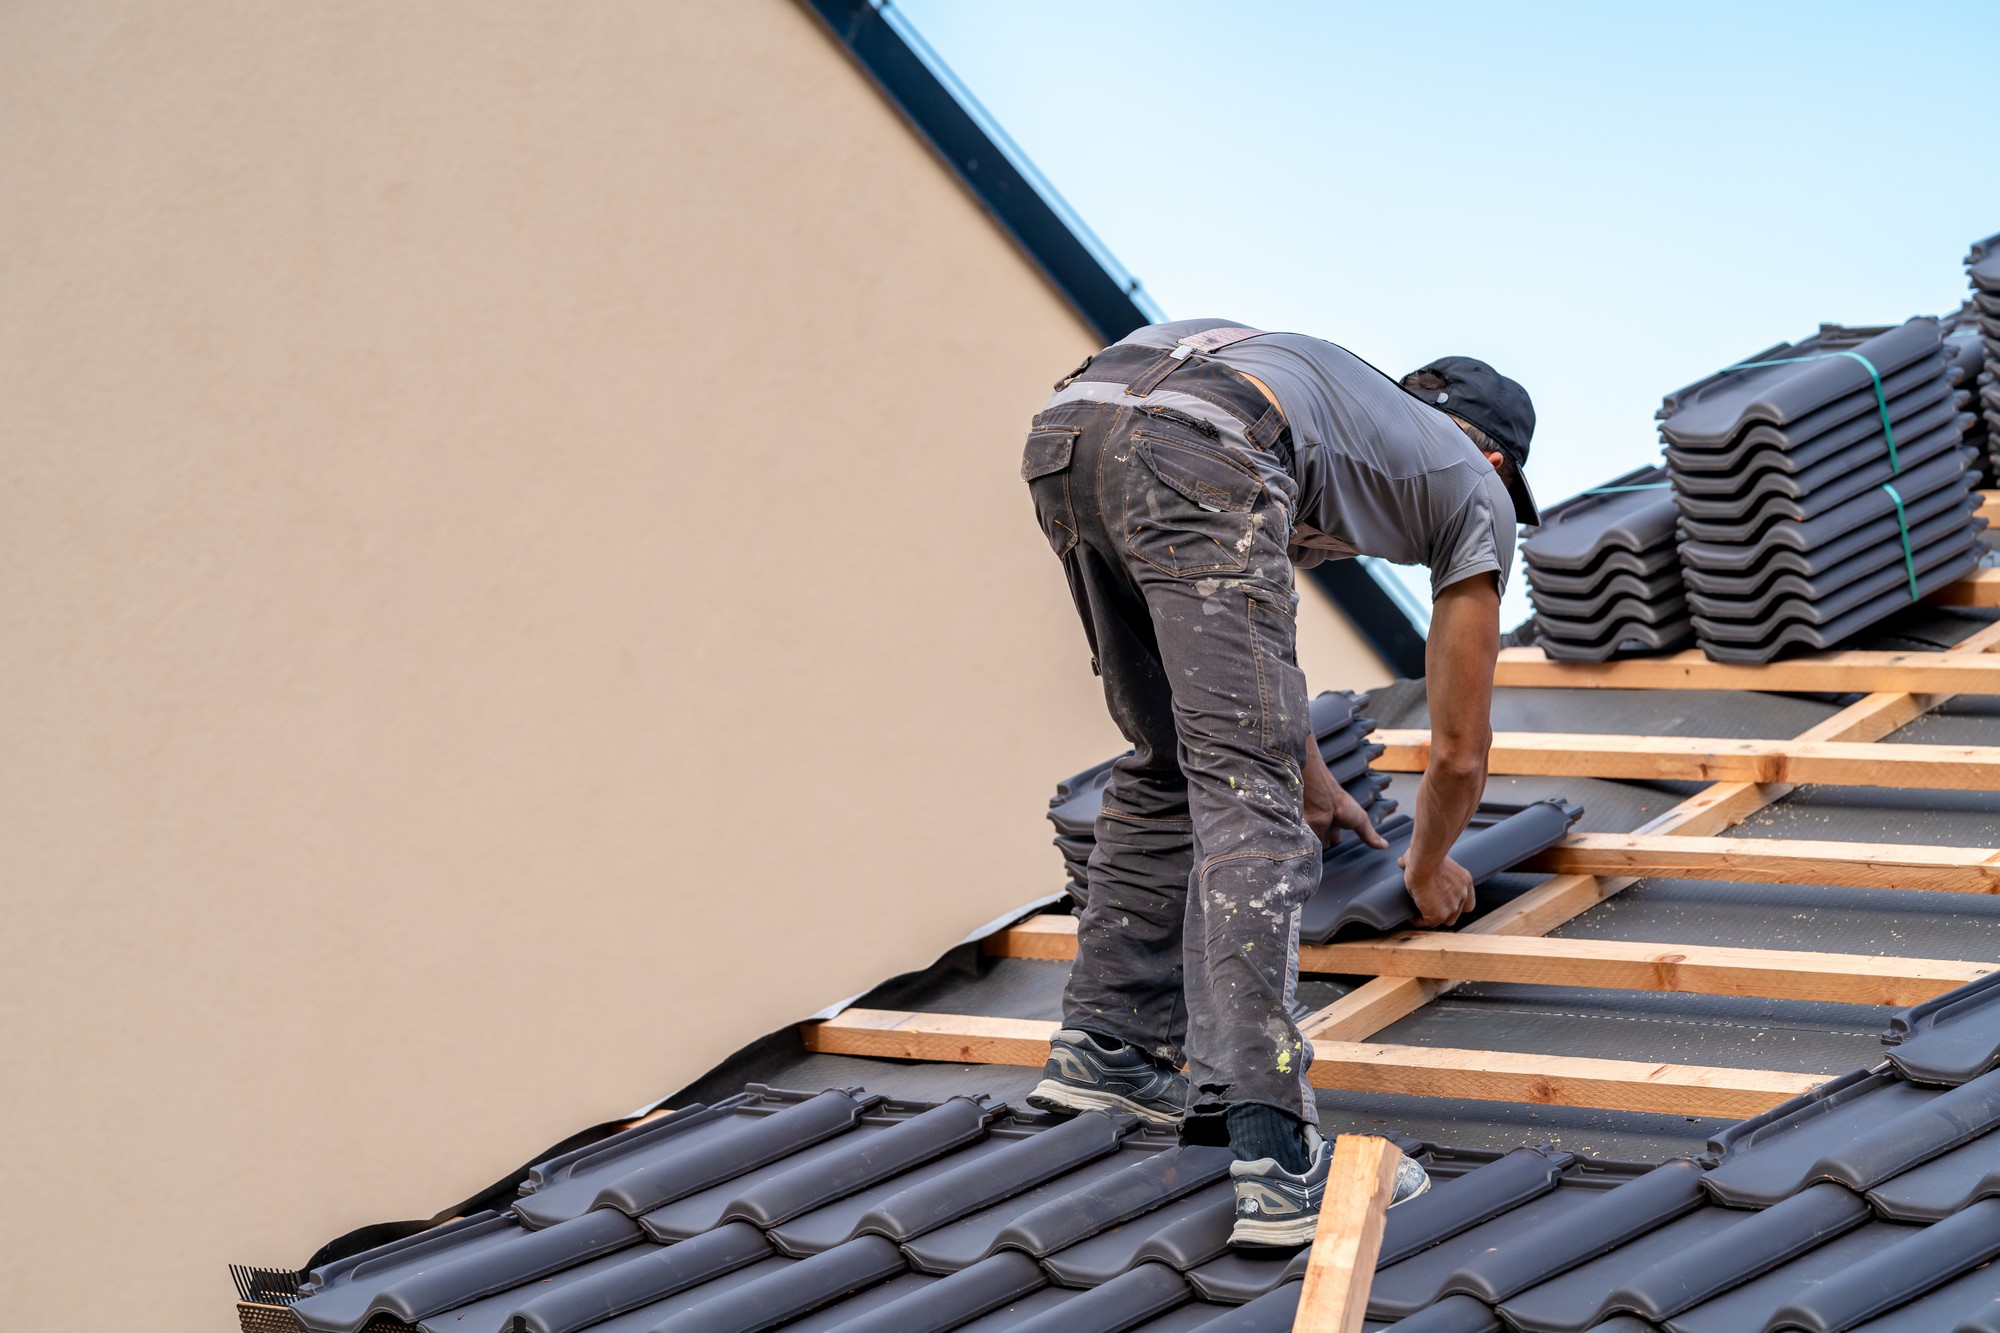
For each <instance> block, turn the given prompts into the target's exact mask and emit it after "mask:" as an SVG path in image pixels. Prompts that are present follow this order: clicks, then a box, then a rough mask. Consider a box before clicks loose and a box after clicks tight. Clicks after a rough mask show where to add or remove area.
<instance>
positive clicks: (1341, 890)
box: [1299, 800, 1583, 943]
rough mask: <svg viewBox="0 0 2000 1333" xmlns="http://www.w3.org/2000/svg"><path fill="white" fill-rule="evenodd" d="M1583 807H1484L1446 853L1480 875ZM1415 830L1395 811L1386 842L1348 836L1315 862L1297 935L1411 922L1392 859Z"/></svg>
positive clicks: (1531, 849)
mask: <svg viewBox="0 0 2000 1333" xmlns="http://www.w3.org/2000/svg"><path fill="white" fill-rule="evenodd" d="M1582 813H1583V811H1582V809H1581V808H1580V807H1577V806H1574V805H1570V804H1569V803H1568V802H1566V801H1562V800H1546V801H1535V802H1532V803H1530V804H1528V805H1524V806H1518V807H1507V806H1495V805H1490V804H1489V805H1483V806H1481V807H1480V810H1479V813H1478V814H1477V815H1476V816H1475V817H1474V819H1473V822H1472V826H1471V827H1470V828H1469V829H1467V831H1466V832H1465V833H1463V834H1461V835H1460V837H1459V839H1458V841H1457V842H1456V843H1454V844H1453V845H1452V850H1451V854H1452V857H1453V859H1454V860H1456V861H1457V862H1458V863H1459V864H1460V865H1462V866H1464V867H1465V868H1466V870H1467V871H1469V872H1470V873H1471V875H1472V877H1473V878H1474V879H1475V880H1484V879H1487V878H1489V877H1491V876H1493V875H1496V874H1498V873H1500V872H1501V871H1503V870H1506V869H1507V868H1509V867H1510V866H1513V865H1516V864H1518V863H1519V862H1521V861H1523V860H1525V859H1526V858H1528V857H1530V856H1533V855H1534V854H1535V853H1536V852H1539V851H1541V850H1542V849H1543V848H1545V847H1550V846H1553V845H1554V844H1556V843H1558V842H1561V841H1562V840H1563V839H1564V838H1565V837H1567V836H1568V835H1569V829H1570V826H1571V825H1572V824H1574V823H1575V822H1576V821H1577V819H1578V818H1579V817H1580V816H1581V815H1582ZM1413 831H1414V824H1413V823H1412V822H1411V821H1410V820H1408V819H1407V818H1406V817H1404V816H1401V815H1398V816H1396V817H1395V818H1394V819H1391V820H1389V821H1387V822H1386V823H1385V824H1384V825H1383V826H1382V836H1383V838H1384V840H1386V841H1387V842H1388V844H1389V845H1388V846H1387V847H1386V848H1380V849H1378V848H1374V847H1370V846H1368V845H1367V844H1366V843H1363V842H1361V841H1360V840H1358V839H1352V838H1350V839H1346V840H1343V841H1342V842H1341V843H1339V844H1338V845H1336V846H1335V847H1334V848H1333V849H1332V850H1331V851H1329V852H1328V853H1327V854H1326V856H1325V857H1324V859H1323V860H1322V861H1321V863H1320V883H1319V890H1318V892H1316V893H1315V894H1314V895H1313V896H1312V897H1311V898H1310V899H1308V900H1307V902H1306V905H1305V909H1304V911H1303V912H1302V913H1301V915H1300V919H1299V934H1300V937H1301V938H1303V939H1306V940H1310V941H1312V942H1314V943H1323V942H1325V941H1326V940H1330V939H1332V938H1333V937H1334V936H1335V935H1337V934H1338V933H1339V932H1340V931H1341V930H1343V929H1345V928H1347V927H1350V926H1359V927H1364V928H1367V929H1370V930H1376V931H1382V930H1393V929H1395V928H1397V927H1399V926H1404V925H1407V924H1409V923H1410V922H1411V921H1412V920H1414V919H1415V917H1416V906H1415V904H1414V903H1412V902H1411V901H1410V896H1409V893H1408V891H1407V890H1406V889H1404V887H1403V871H1402V867H1401V866H1399V865H1397V864H1396V858H1397V857H1398V856H1400V855H1401V854H1402V853H1403V852H1404V851H1405V850H1407V849H1408V847H1409V843H1410V835H1411V833H1412V832H1413Z"/></svg>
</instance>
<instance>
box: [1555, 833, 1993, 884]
mask: <svg viewBox="0 0 2000 1333" xmlns="http://www.w3.org/2000/svg"><path fill="white" fill-rule="evenodd" d="M1521 868H1522V869H1524V870H1547V871H1553V872H1555V873H1557V874H1569V875H1675V876H1679V877H1681V878H1686V879H1717V880H1728V881H1732V882H1736V883H1749V884H1840V885H1845V886H1848V887H1850V888H1863V889H1920V890H1928V891H1931V892H1938V893H2000V851H1994V850H1992V849H1990V848H1984V847H1930V846H1901V845H1898V844H1894V843H1863V842H1812V841H1804V840H1792V839H1776V838H1773V839H1764V838H1700V837H1686V836H1682V835H1679V834H1668V835H1666V836H1657V835H1645V834H1633V833H1580V834H1577V835H1575V836H1573V837H1571V838H1570V840H1569V841H1568V842H1565V843H1562V844H1561V845H1559V846H1556V847H1551V848H1550V849H1549V850H1547V851H1545V852H1542V853H1541V854H1539V855H1537V856H1535V857H1533V858H1532V859H1530V860H1529V861H1527V862H1526V863H1525V864H1524V865H1523V866H1522V867H1521Z"/></svg>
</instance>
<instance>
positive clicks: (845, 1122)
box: [591, 1090, 881, 1217]
mask: <svg viewBox="0 0 2000 1333" xmlns="http://www.w3.org/2000/svg"><path fill="white" fill-rule="evenodd" d="M880 1101H881V1099H880V1098H879V1097H867V1098H863V1097H856V1096H853V1095H851V1094H849V1093H846V1092H840V1091H836V1090H829V1091H826V1092H822V1093H820V1094H819V1095H818V1096H817V1097H811V1098H808V1099H807V1100H805V1101H802V1102H800V1103H798V1104H797V1105H795V1106H788V1107H786V1108H785V1109H784V1110H782V1111H776V1112H773V1113H772V1114H770V1115H768V1116H763V1117H758V1118H754V1119H753V1118H748V1117H744V1118H743V1119H742V1121H741V1123H739V1124H737V1125H736V1126H735V1128H734V1129H732V1130H731V1131H730V1132H729V1133H728V1134H726V1135H722V1136H720V1137H717V1138H713V1139H710V1140H708V1141H706V1142H704V1143H701V1144H700V1145H698V1146H695V1145H691V1144H686V1145H683V1147H682V1148H681V1150H680V1151H678V1152H670V1153H658V1154H652V1155H649V1157H648V1159H647V1160H646V1161H645V1162H643V1163H638V1164H634V1165H633V1166H632V1167H631V1168H630V1169H628V1170H626V1171H625V1172H623V1173H622V1174H619V1175H617V1176H615V1177H613V1178H612V1179H611V1180H609V1181H607V1182H606V1183H605V1184H604V1185H603V1187H602V1188H600V1189H599V1190H598V1191H597V1194H596V1197H595V1198H594V1199H593V1200H592V1201H591V1206H592V1207H593V1208H605V1207H609V1208H616V1209H617V1210H618V1211H619V1212H621V1213H625V1214H627V1215H628V1216H632V1217H637V1216H639V1215H640V1214H642V1213H649V1212H651V1211H652V1210H653V1209H655V1208H658V1207H660V1206H662V1205H663V1204H668V1203H672V1202H674V1201H675V1200H677V1199H684V1198H686V1197H688V1196H689V1195H691V1194H695V1193H698V1192H699V1191H702V1190H705V1189H711V1188H713V1187H714V1186H716V1185H719V1184H721V1183H723V1182H724V1181H727V1180H734V1179H735V1178H736V1177H738V1176H741V1175H745V1174H747V1173H749V1172H751V1171H755V1170H757V1169H758V1168H759V1167H763V1166H768V1165H770V1164H771V1163H773V1162H776V1161H779V1160H781V1159H783V1158H785V1157H787V1156H789V1155H791V1154H792V1153H795V1152H798V1151H800V1150H802V1149H805V1148H809V1147H811V1146H813V1145H814V1144H816V1143H823V1142H825V1141H826V1140H827V1139H830V1138H833V1137H834V1136H836V1135H839V1134H845V1133H847V1132H849V1131H850V1130H852V1129H854V1128H855V1126H857V1125H859V1124H860V1123H861V1117H862V1116H863V1115H865V1114H867V1113H868V1112H869V1111H870V1110H872V1109H874V1107H875V1106H876V1105H877V1104H878V1103H879V1102H880Z"/></svg>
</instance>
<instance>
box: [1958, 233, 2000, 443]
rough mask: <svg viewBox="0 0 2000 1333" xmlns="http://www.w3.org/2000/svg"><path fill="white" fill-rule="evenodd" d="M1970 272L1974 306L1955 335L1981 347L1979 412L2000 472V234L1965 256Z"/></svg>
mask: <svg viewBox="0 0 2000 1333" xmlns="http://www.w3.org/2000/svg"><path fill="white" fill-rule="evenodd" d="M1965 269H1966V275H1967V276H1968V277H1969V278H1970V279H1971V281H1972V300H1971V303H1970V304H1971V309H1970V310H1969V311H1967V312H1965V313H1964V315H1963V317H1961V318H1960V319H1959V320H1958V321H1957V325H1958V327H1956V328H1954V329H1953V330H1952V332H1953V334H1954V335H1964V336H1963V339H1962V340H1963V341H1964V342H1965V343H1968V344H1972V345H1974V346H1976V347H1978V349H1979V351H1980V353H1981V357H1980V360H1981V361H1982V362H1983V365H1982V366H1981V369H1980V373H1979V376H1978V378H1977V379H1976V381H1975V387H1976V391H1977V393H1978V395H1979V409H1978V410H1979V413H1980V417H1981V422H1982V425H1983V426H1984V428H1985V431H1986V436H1987V441H1988V445H1989V450H1988V452H1989V458H1990V465H1991V466H1992V468H1993V470H1994V473H1995V475H2000V456H1992V455H1991V450H1992V449H2000V235H1996V236H1988V237H1987V238H1986V239H1985V240H1983V241H1974V242H1973V243H1972V249H1971V251H1970V252H1969V253H1967V255H1966V256H1965Z"/></svg>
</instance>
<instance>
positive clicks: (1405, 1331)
mask: <svg viewBox="0 0 2000 1333" xmlns="http://www.w3.org/2000/svg"><path fill="white" fill-rule="evenodd" d="M1384 1327H1385V1328H1392V1329H1396V1330H1398V1333H1501V1330H1502V1329H1503V1328H1504V1327H1505V1325H1503V1324H1502V1323H1501V1322H1500V1318H1499V1316H1498V1315H1496V1314H1494V1313H1493V1311H1492V1310H1490V1309H1488V1308H1487V1307H1486V1306H1485V1305H1483V1304H1481V1303H1480V1302H1479V1301H1475V1300H1473V1299H1472V1297H1470V1296H1447V1297H1445V1298H1444V1299H1443V1300H1441V1301H1439V1302H1438V1303H1437V1304H1435V1305H1433V1306H1431V1307H1430V1308H1429V1309H1426V1310H1419V1311H1418V1312H1417V1313H1416V1314H1413V1315H1411V1316H1410V1317H1409V1318H1408V1319H1402V1320H1398V1321H1397V1322H1396V1323H1393V1324H1387V1325H1384Z"/></svg>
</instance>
